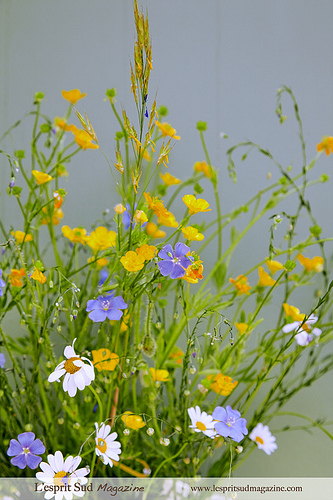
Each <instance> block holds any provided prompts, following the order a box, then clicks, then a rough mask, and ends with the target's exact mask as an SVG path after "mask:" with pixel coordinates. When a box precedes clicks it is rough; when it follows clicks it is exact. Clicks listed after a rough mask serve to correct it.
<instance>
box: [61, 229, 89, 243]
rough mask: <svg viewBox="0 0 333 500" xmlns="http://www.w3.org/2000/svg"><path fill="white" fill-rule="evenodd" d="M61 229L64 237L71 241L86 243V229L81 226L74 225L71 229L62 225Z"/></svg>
mask: <svg viewBox="0 0 333 500" xmlns="http://www.w3.org/2000/svg"><path fill="white" fill-rule="evenodd" d="M61 231H62V234H63V235H64V236H65V238H68V239H69V240H70V241H71V242H72V243H81V244H82V245H85V244H86V241H87V236H86V234H87V231H86V230H85V229H84V228H83V227H74V228H73V229H71V228H70V227H69V226H62V228H61Z"/></svg>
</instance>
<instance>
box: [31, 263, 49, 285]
mask: <svg viewBox="0 0 333 500" xmlns="http://www.w3.org/2000/svg"><path fill="white" fill-rule="evenodd" d="M30 278H32V279H33V280H35V281H39V283H41V284H42V285H43V284H44V283H45V282H46V276H44V274H43V273H42V271H40V270H39V269H37V268H36V267H35V268H34V272H33V273H32V275H31V276H30Z"/></svg>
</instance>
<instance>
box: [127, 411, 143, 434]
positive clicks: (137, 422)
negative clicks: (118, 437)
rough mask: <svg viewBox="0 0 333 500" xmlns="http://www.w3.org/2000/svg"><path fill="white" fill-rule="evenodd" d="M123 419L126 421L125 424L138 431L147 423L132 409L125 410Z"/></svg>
mask: <svg viewBox="0 0 333 500" xmlns="http://www.w3.org/2000/svg"><path fill="white" fill-rule="evenodd" d="M121 420H122V421H123V422H124V424H125V426H126V427H128V428H129V429H134V430H135V431H137V430H138V429H141V427H144V426H145V425H146V424H145V423H144V421H143V420H142V418H141V417H140V415H134V413H133V412H131V411H125V413H124V415H123V416H122V417H121Z"/></svg>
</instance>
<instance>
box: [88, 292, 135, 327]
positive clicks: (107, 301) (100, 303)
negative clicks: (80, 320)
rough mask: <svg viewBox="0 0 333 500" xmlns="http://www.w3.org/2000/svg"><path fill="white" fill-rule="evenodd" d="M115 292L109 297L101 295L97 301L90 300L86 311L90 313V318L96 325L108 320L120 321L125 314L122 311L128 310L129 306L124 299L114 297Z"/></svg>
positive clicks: (108, 295)
mask: <svg viewBox="0 0 333 500" xmlns="http://www.w3.org/2000/svg"><path fill="white" fill-rule="evenodd" d="M114 294H115V292H111V293H109V294H107V295H100V296H99V297H97V299H96V300H88V302H87V308H86V311H87V312H89V314H88V316H89V318H90V319H91V320H92V321H94V322H95V323H99V322H101V321H104V320H106V318H108V319H110V320H119V319H120V318H121V317H122V315H123V312H122V311H120V309H126V308H127V304H126V303H125V302H124V299H123V298H122V297H121V296H120V295H118V296H117V297H114Z"/></svg>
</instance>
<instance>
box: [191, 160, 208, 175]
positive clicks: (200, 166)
mask: <svg viewBox="0 0 333 500" xmlns="http://www.w3.org/2000/svg"><path fill="white" fill-rule="evenodd" d="M193 168H194V170H195V172H203V173H204V174H205V176H206V177H208V179H210V177H211V176H212V171H211V168H210V166H209V165H208V164H207V163H206V162H205V161H197V162H196V163H195V164H194V167H193Z"/></svg>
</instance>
